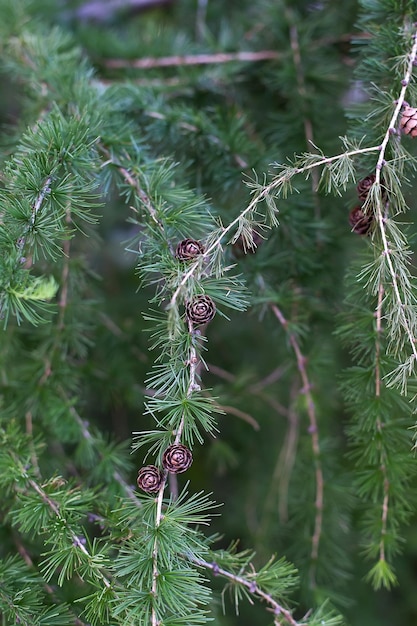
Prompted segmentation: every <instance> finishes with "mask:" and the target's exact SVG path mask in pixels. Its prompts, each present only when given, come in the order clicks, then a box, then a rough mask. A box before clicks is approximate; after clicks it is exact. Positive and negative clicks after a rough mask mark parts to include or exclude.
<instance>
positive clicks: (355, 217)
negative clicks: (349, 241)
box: [349, 206, 374, 235]
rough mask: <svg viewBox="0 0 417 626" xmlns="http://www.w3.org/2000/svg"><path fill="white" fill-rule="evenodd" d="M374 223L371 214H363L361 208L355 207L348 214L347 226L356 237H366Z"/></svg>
mask: <svg viewBox="0 0 417 626" xmlns="http://www.w3.org/2000/svg"><path fill="white" fill-rule="evenodd" d="M373 223H374V216H373V214H372V213H364V212H363V211H362V207H360V206H356V207H355V208H354V209H352V210H351V212H350V213H349V224H350V225H351V227H352V230H353V232H354V233H356V234H357V235H367V234H368V233H369V232H370V230H371V228H372V226H373Z"/></svg>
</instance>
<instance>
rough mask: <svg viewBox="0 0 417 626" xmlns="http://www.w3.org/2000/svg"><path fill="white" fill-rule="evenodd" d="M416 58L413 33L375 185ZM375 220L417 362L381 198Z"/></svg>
mask: <svg viewBox="0 0 417 626" xmlns="http://www.w3.org/2000/svg"><path fill="white" fill-rule="evenodd" d="M416 57H417V31H415V32H414V35H413V47H412V49H411V52H410V54H409V57H408V63H407V69H406V72H405V74H404V78H403V80H402V81H401V85H402V87H401V91H400V95H399V97H398V100H397V104H396V107H395V109H394V113H393V114H392V117H391V120H390V123H389V125H388V128H387V131H386V133H385V136H384V139H383V140H382V143H381V146H380V151H379V157H378V161H377V164H376V168H375V185H380V184H381V170H382V168H383V166H384V162H385V151H386V149H387V146H388V142H389V140H390V138H391V136H392V135H393V134H395V132H396V131H395V126H396V123H397V120H398V116H399V114H400V111H401V109H402V107H403V105H404V101H405V94H406V91H407V87H408V85H409V83H410V79H411V75H412V72H413V67H414V62H415V60H416ZM376 219H377V221H378V226H379V230H380V231H381V237H382V243H383V247H384V250H383V254H384V256H385V257H386V259H387V263H388V268H389V272H390V276H391V280H392V285H393V287H394V293H395V298H396V300H397V303H398V306H399V310H400V312H401V321H402V326H403V328H404V330H405V332H406V334H407V336H408V339H409V343H410V346H411V350H412V352H413V356H414V359H415V360H417V346H416V338H415V337H414V335H413V333H412V331H411V328H410V326H409V323H408V321H407V317H406V315H405V313H404V308H405V307H404V302H403V300H402V297H401V294H400V290H399V287H398V275H397V273H396V271H395V269H394V266H393V264H392V260H391V249H390V246H389V243H388V240H387V235H386V232H385V219H384V211H383V207H382V204H381V198H378V202H377V203H376Z"/></svg>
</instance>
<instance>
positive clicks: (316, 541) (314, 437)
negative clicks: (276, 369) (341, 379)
mask: <svg viewBox="0 0 417 626" xmlns="http://www.w3.org/2000/svg"><path fill="white" fill-rule="evenodd" d="M271 309H272V312H273V313H274V315H275V317H276V318H277V320H278V321H279V323H280V324H281V326H282V327H283V329H284V330H285V332H286V333H287V335H288V339H289V341H290V344H291V346H292V348H293V350H294V354H295V357H296V359H297V367H298V371H299V373H300V376H301V380H302V382H303V388H302V390H301V393H303V394H304V396H305V399H306V404H307V414H308V418H309V421H310V427H309V433H310V435H311V443H312V448H313V457H314V465H315V476H316V498H315V509H316V515H315V521H314V533H313V537H312V539H311V561H312V564H311V571H310V574H311V583H312V586H315V584H316V581H315V568H316V562H317V558H318V554H319V546H320V539H321V534H322V526H323V492H324V478H323V469H322V464H321V458H320V442H319V429H318V422H317V416H316V405H315V402H314V400H313V396H312V394H311V383H310V380H309V377H308V374H307V369H306V357H305V356H304V355H303V353H302V352H301V350H300V346H299V344H298V341H297V338H296V336H295V335H294V333H292V332H291V331H290V329H289V326H288V321H287V319H286V318H285V317H284V315H283V313H282V312H281V310H280V309H279V307H278V306H277V305H276V304H271Z"/></svg>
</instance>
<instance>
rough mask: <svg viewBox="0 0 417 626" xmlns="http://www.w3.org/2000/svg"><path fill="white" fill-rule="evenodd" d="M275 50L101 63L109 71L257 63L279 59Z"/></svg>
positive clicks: (117, 60)
mask: <svg viewBox="0 0 417 626" xmlns="http://www.w3.org/2000/svg"><path fill="white" fill-rule="evenodd" d="M281 56H282V55H281V53H280V52H277V51H276V50H259V51H258V52H230V53H226V52H218V53H216V54H188V55H183V56H181V55H174V56H169V57H159V58H158V57H143V58H142V59H106V60H102V61H101V63H102V65H104V66H105V67H109V68H111V69H121V68H128V67H132V68H137V69H141V70H146V69H152V68H155V67H174V66H181V65H211V64H218V63H231V62H236V61H238V62H249V63H253V62H258V61H269V60H276V59H279V58H280V57H281Z"/></svg>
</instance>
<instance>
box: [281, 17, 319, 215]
mask: <svg viewBox="0 0 417 626" xmlns="http://www.w3.org/2000/svg"><path fill="white" fill-rule="evenodd" d="M285 13H286V15H287V19H288V21H289V22H290V23H291V22H293V18H292V12H291V11H290V10H288V9H287V10H286V11H285ZM290 43H291V51H292V56H293V61H294V66H295V71H296V78H297V91H298V95H299V96H300V100H301V108H302V112H303V124H304V135H305V138H306V144H307V149H308V150H311V149H312V148H313V147H314V134H313V124H312V122H311V119H310V117H309V116H308V115H307V110H309V109H308V108H307V89H306V83H305V77H304V70H303V62H302V58H301V50H300V42H299V38H298V29H297V26H296V24H294V23H292V24H291V26H290ZM319 180H320V178H319V172H318V170H316V169H315V170H313V171H312V174H311V186H312V191H313V197H314V203H315V206H316V219H319V218H320V205H319V201H318V195H317V190H318V187H319Z"/></svg>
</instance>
